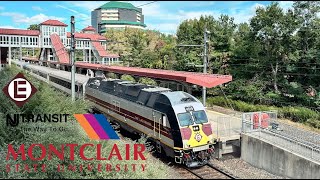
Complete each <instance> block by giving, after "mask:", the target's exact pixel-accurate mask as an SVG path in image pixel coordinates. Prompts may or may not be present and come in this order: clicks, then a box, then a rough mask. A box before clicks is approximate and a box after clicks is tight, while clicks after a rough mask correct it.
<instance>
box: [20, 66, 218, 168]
mask: <svg viewBox="0 0 320 180" xmlns="http://www.w3.org/2000/svg"><path fill="white" fill-rule="evenodd" d="M22 67H23V68H24V69H26V70H29V71H30V70H31V69H33V70H32V73H33V74H34V75H35V76H40V77H43V79H42V80H46V79H49V81H50V80H51V79H52V78H51V77H54V79H56V78H57V79H59V80H55V81H50V83H51V84H56V86H55V87H58V88H59V86H61V87H63V88H62V90H64V91H65V92H67V93H69V91H67V90H66V89H68V88H70V87H71V81H70V79H68V78H66V77H63V76H64V75H63V73H61V72H60V73H57V72H52V71H51V70H52V69H51V68H48V70H43V69H44V68H46V67H41V68H37V66H35V65H31V64H24V65H23V66H22ZM50 69H51V70H50ZM54 71H55V70H54ZM66 73H67V72H66ZM45 74H47V76H45ZM68 74H69V75H70V73H68ZM48 76H50V77H48ZM59 76H61V78H58V77H59ZM77 76H78V74H77ZM82 76H84V75H82ZM69 77H70V76H69ZM38 78H39V77H38ZM76 79H81V78H78V77H77V78H76ZM86 80H87V81H86ZM76 86H77V88H76V91H77V94H78V96H79V97H80V96H81V94H82V96H83V98H85V99H88V100H89V101H91V102H93V104H94V108H95V109H97V110H98V111H99V112H102V113H103V114H105V115H106V116H107V117H108V120H109V121H110V122H111V123H112V124H115V125H117V126H119V127H121V128H123V129H125V130H127V131H129V132H131V133H136V134H140V135H144V136H146V137H147V138H148V140H150V141H151V142H152V145H153V147H154V149H155V150H156V151H157V152H158V153H161V154H164V155H166V156H167V157H171V158H173V159H174V161H175V163H177V164H183V165H185V166H187V167H198V166H203V165H206V164H208V163H209V160H210V159H211V157H212V156H213V154H214V144H215V141H214V138H213V132H212V127H211V124H210V122H209V121H208V117H207V114H206V111H205V108H204V106H203V105H202V103H201V102H200V101H199V100H198V99H197V98H195V97H194V96H192V95H190V94H188V93H186V92H183V91H172V90H170V89H168V88H163V87H158V86H152V85H146V84H140V83H134V82H130V81H124V80H121V79H111V78H106V77H104V76H97V77H90V78H89V77H87V79H85V78H83V77H82V83H79V82H78V83H76ZM80 87H81V88H80ZM59 89H61V88H59Z"/></svg>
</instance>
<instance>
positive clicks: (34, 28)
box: [28, 24, 40, 31]
mask: <svg viewBox="0 0 320 180" xmlns="http://www.w3.org/2000/svg"><path fill="white" fill-rule="evenodd" d="M28 29H29V30H38V31H40V26H39V24H31V25H30V26H29V27H28Z"/></svg>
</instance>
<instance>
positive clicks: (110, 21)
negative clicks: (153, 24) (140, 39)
mask: <svg viewBox="0 0 320 180" xmlns="http://www.w3.org/2000/svg"><path fill="white" fill-rule="evenodd" d="M91 24H92V26H93V28H95V29H97V32H98V33H99V34H101V33H105V32H106V30H107V29H109V28H117V29H122V28H125V27H131V28H140V29H143V28H145V27H146V25H145V24H144V15H143V14H142V8H137V7H135V6H133V5H132V4H131V3H126V2H116V1H110V2H108V3H106V4H104V5H102V6H100V7H98V8H96V9H95V10H93V11H92V12H91Z"/></svg>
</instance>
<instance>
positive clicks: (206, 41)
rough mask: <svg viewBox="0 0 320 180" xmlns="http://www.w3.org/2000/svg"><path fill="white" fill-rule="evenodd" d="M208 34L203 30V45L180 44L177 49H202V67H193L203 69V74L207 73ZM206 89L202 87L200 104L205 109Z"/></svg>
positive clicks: (208, 32)
mask: <svg viewBox="0 0 320 180" xmlns="http://www.w3.org/2000/svg"><path fill="white" fill-rule="evenodd" d="M208 34H210V31H208V30H207V28H206V27H205V28H204V32H203V41H204V42H203V44H202V45H191V44H180V45H178V47H203V64H202V65H195V67H203V73H207V66H208V61H207V59H208V53H207V51H208V45H207V43H208V42H209V41H208ZM206 95H207V92H206V87H204V86H202V104H203V106H204V107H206Z"/></svg>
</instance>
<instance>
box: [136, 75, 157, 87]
mask: <svg viewBox="0 0 320 180" xmlns="http://www.w3.org/2000/svg"><path fill="white" fill-rule="evenodd" d="M139 83H142V84H147V85H153V86H156V85H157V82H156V81H155V80H153V79H150V78H144V77H142V78H140V79H139Z"/></svg>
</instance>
